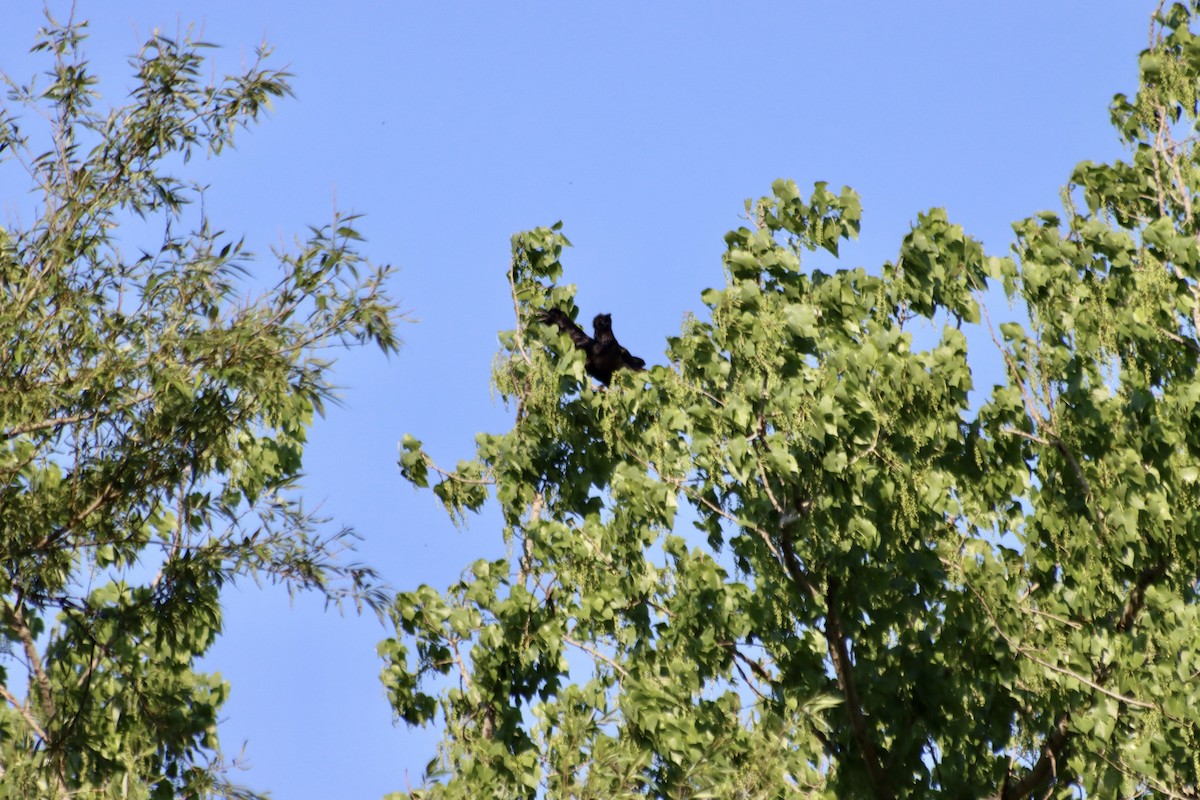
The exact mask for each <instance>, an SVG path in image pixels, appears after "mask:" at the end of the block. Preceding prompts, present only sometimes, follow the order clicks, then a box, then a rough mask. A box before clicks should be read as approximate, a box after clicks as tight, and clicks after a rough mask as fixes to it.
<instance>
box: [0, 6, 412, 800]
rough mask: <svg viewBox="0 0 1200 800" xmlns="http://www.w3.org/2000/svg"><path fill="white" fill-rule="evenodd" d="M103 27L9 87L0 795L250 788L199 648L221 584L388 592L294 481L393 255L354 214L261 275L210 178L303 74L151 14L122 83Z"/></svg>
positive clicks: (0, 451)
mask: <svg viewBox="0 0 1200 800" xmlns="http://www.w3.org/2000/svg"><path fill="white" fill-rule="evenodd" d="M84 34H85V27H84V24H82V23H77V22H74V21H68V22H65V23H61V24H60V23H57V22H54V21H53V20H50V22H49V24H48V25H47V27H46V28H45V30H44V31H43V32H42V34H41V37H40V39H39V40H38V44H37V46H36V47H35V50H36V51H38V52H39V53H41V54H42V55H43V56H44V57H45V58H46V59H47V60H48V62H49V65H50V66H49V72H48V77H47V78H44V79H43V80H42V81H41V82H40V83H38V82H22V81H19V80H17V79H15V78H12V77H8V78H7V82H8V88H9V93H8V100H7V101H5V103H4V105H3V107H2V110H0V158H3V159H4V162H3V163H0V169H3V170H4V173H3V174H4V176H5V181H6V185H9V186H13V185H15V182H16V180H17V178H18V176H20V177H24V178H25V179H26V180H27V184H26V186H27V189H28V191H29V193H30V194H29V195H27V197H28V198H32V202H30V203H29V204H28V206H29V207H28V208H26V207H25V206H24V205H20V204H21V203H22V202H23V201H22V200H21V199H20V196H19V195H17V196H13V197H12V198H10V200H11V201H13V202H17V203H18V205H20V208H21V212H20V213H16V214H13V215H12V216H13V217H14V218H16V219H18V220H19V219H20V217H21V216H23V215H24V214H31V215H32V216H31V218H30V219H29V221H28V222H27V223H26V224H21V223H20V222H19V221H18V222H13V221H11V220H10V221H9V222H8V223H6V227H5V228H3V229H0V341H3V343H4V345H3V347H2V348H0V564H2V569H0V698H2V700H0V797H11V798H30V797H39V798H41V797H45V798H68V797H71V798H75V797H89V798H90V797H96V798H101V797H113V798H116V797H120V798H172V797H189V798H199V797H211V796H217V795H223V796H243V795H247V794H248V792H245V791H243V790H241V789H239V788H237V787H236V786H235V785H233V784H232V783H231V782H230V780H229V777H228V775H227V774H226V770H225V767H226V766H228V763H229V762H228V760H227V758H226V757H225V756H223V755H222V753H221V750H220V748H219V744H218V741H217V736H216V719H217V713H218V709H219V708H220V706H221V703H222V701H223V700H224V698H225V696H226V694H227V691H228V686H227V685H226V683H225V682H224V681H222V680H221V679H220V677H219V676H217V675H211V674H203V673H200V672H197V671H196V669H195V665H196V659H197V657H198V656H200V655H201V654H203V653H204V652H205V651H206V650H207V649H208V648H209V647H210V645H211V644H212V643H213V641H214V639H215V637H216V636H217V635H218V634H219V632H220V629H221V605H220V592H221V588H222V586H224V585H226V584H228V583H230V582H232V581H235V580H238V579H254V580H258V581H262V580H265V581H273V582H281V583H284V584H286V585H287V586H288V587H289V588H291V589H293V590H314V591H317V592H319V593H322V594H324V595H325V597H327V598H328V599H329V600H330V601H333V602H337V601H341V600H343V599H344V600H348V601H353V602H356V603H360V604H361V603H364V602H365V603H368V604H373V605H375V606H377V607H378V606H379V605H380V604H381V603H382V602H383V601H384V598H383V595H382V593H381V592H380V590H379V589H378V586H377V583H376V581H375V578H374V574H373V573H372V572H371V571H370V570H369V569H366V568H364V567H361V566H356V565H353V564H350V563H344V562H342V561H340V560H338V559H339V554H340V553H341V552H342V551H344V550H345V548H346V547H347V545H348V544H350V543H351V542H352V539H351V538H350V537H351V532H349V531H340V532H339V531H326V529H325V526H324V525H323V524H321V521H320V520H317V519H315V518H314V517H313V516H312V515H311V514H309V513H308V512H306V511H305V510H304V509H303V507H302V506H301V504H300V499H299V497H298V495H297V494H296V492H295V487H294V482H295V480H296V478H297V476H298V474H299V470H300V467H301V456H302V453H303V448H304V442H305V430H306V428H307V426H308V425H309V423H310V422H311V421H312V418H313V414H314V412H319V411H320V410H321V408H322V403H323V402H325V401H326V400H327V399H328V398H329V395H330V391H331V386H330V383H329V378H330V376H329V366H330V362H329V360H328V357H327V356H325V355H323V354H324V353H325V352H326V351H327V350H328V349H329V348H330V347H331V346H342V345H353V344H357V343H362V342H374V343H375V344H376V345H378V346H379V347H381V348H382V349H383V350H385V351H390V350H392V349H394V348H395V346H396V344H397V340H396V338H395V333H394V323H395V321H396V318H395V314H394V308H393V304H392V302H391V301H390V300H389V299H388V297H387V295H386V294H385V293H384V289H383V282H384V280H385V278H386V277H387V272H388V271H387V270H386V269H382V268H375V267H371V266H369V265H368V264H366V263H365V262H363V261H362V260H361V258H360V256H359V255H358V254H357V253H356V252H355V250H354V243H355V240H357V239H358V238H359V236H358V234H357V233H356V232H355V230H354V227H353V224H352V223H353V220H352V219H337V220H335V221H334V222H333V224H332V225H330V226H329V227H326V228H322V229H313V230H312V231H311V234H310V235H309V236H308V238H307V239H306V240H304V241H301V242H298V243H297V245H296V247H295V248H294V249H293V250H290V251H288V252H280V253H279V254H278V260H279V267H278V269H277V270H276V272H277V274H276V275H275V277H273V278H269V279H268V280H267V282H266V283H265V284H264V286H265V287H266V288H264V289H263V290H261V293H260V294H257V295H252V294H250V291H251V290H250V288H249V287H242V286H241V285H240V284H239V274H240V273H242V272H244V271H245V269H246V266H247V265H248V264H249V263H250V260H251V258H252V256H251V254H250V253H248V252H247V251H246V250H245V249H244V246H243V244H242V242H241V241H239V239H238V238H236V236H231V235H228V234H225V233H223V232H221V231H219V230H215V229H214V228H213V227H212V226H210V224H209V222H208V219H207V217H206V215H205V213H204V211H203V205H202V203H200V202H199V201H200V200H201V199H202V197H203V193H202V190H201V189H200V188H199V187H198V186H197V185H196V184H195V182H194V181H195V178H194V177H189V176H192V175H195V174H196V173H195V170H194V167H195V166H196V165H197V164H198V163H200V162H202V161H203V160H204V159H205V158H207V157H212V156H216V155H218V154H220V153H222V152H223V151H224V150H225V149H226V148H228V147H230V145H231V144H232V142H233V137H234V134H235V132H236V131H237V130H238V129H241V128H245V127H246V126H248V125H249V124H251V123H253V122H254V121H255V120H257V119H258V117H259V116H260V115H261V114H262V112H263V111H264V110H265V109H266V108H267V107H268V104H269V103H270V101H271V100H272V99H273V98H278V97H281V96H284V95H287V94H288V93H289V88H288V75H287V74H286V73H284V72H281V71H279V70H276V69H272V68H270V67H269V66H267V65H266V63H265V62H263V61H261V60H260V61H259V62H258V63H255V64H252V65H250V66H249V67H247V68H246V69H245V70H244V71H241V72H238V73H235V74H232V75H229V76H228V77H226V78H224V79H222V80H219V81H217V82H215V83H208V82H207V81H206V80H203V79H202V76H204V75H206V74H208V73H209V72H210V71H211V70H212V67H211V66H210V65H209V64H208V63H207V62H206V61H205V53H206V52H207V47H208V46H207V45H205V44H203V43H202V42H199V41H188V40H173V39H170V38H167V37H165V36H162V35H154V36H152V37H151V38H150V39H149V40H148V41H147V42H146V44H145V47H144V48H143V49H142V51H141V52H140V53H139V54H138V55H137V56H136V57H135V58H134V59H133V60H132V61H131V67H132V72H133V77H132V84H131V87H132V88H131V91H130V94H129V96H128V100H127V101H125V102H123V103H121V104H117V105H102V104H101V98H100V97H99V95H98V94H97V91H96V90H97V76H96V75H94V74H93V72H92V71H91V69H90V67H89V64H88V62H87V60H86V55H85V53H84V49H83V44H84ZM260 55H264V56H265V53H263V54H260ZM189 159H191V164H190V166H189V164H188V162H189ZM267 274H269V273H267ZM254 291H258V290H254Z"/></svg>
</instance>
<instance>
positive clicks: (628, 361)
mask: <svg viewBox="0 0 1200 800" xmlns="http://www.w3.org/2000/svg"><path fill="white" fill-rule="evenodd" d="M621 360H622V361H623V362H625V366H626V367H627V368H628V369H631V370H633V371H634V372H641V371H642V370H643V369H645V368H646V359H644V358H638V357H637V356H635V355H633V354H632V353H630V352H629V351H628V350H626V349H625V348H624V347H622V348H621Z"/></svg>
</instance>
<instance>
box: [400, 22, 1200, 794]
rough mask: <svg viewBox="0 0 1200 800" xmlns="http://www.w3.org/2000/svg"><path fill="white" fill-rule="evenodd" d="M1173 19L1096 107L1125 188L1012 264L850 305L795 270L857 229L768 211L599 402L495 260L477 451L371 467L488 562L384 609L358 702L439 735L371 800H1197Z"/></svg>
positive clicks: (1024, 234) (973, 256)
mask: <svg viewBox="0 0 1200 800" xmlns="http://www.w3.org/2000/svg"><path fill="white" fill-rule="evenodd" d="M1198 5H1200V4H1197V3H1195V2H1192V3H1190V4H1189V5H1187V6H1183V5H1175V6H1173V7H1171V8H1170V9H1169V10H1167V11H1165V12H1160V13H1158V14H1157V15H1156V16H1155V18H1154V26H1153V39H1152V42H1151V45H1150V47H1149V49H1148V50H1146V51H1145V52H1144V53H1143V54H1142V55H1141V58H1140V61H1139V63H1140V72H1141V84H1140V88H1139V90H1138V92H1137V94H1136V95H1135V96H1134V97H1132V98H1127V97H1124V96H1118V97H1117V98H1116V100H1115V102H1114V104H1113V107H1112V108H1113V120H1114V122H1115V124H1116V127H1117V130H1118V132H1119V134H1120V135H1121V137H1122V139H1123V140H1124V141H1125V142H1126V143H1127V144H1128V145H1129V146H1130V149H1131V153H1132V155H1131V158H1130V160H1129V161H1127V162H1117V163H1114V164H1109V165H1098V164H1091V163H1084V164H1081V165H1079V167H1078V168H1077V169H1076V170H1075V172H1074V173H1073V175H1072V177H1071V182H1070V184H1069V185H1068V187H1067V189H1066V190H1065V191H1064V195H1063V196H1064V199H1065V207H1064V209H1063V211H1062V212H1060V213H1050V212H1043V213H1039V214H1036V215H1034V216H1032V217H1030V218H1028V219H1025V220H1022V221H1020V222H1018V223H1016V224H1015V225H1014V230H1015V233H1016V240H1015V243H1014V245H1013V252H1012V255H1011V257H994V256H987V255H986V254H985V253H984V250H983V248H982V246H981V245H980V244H979V243H978V242H977V241H976V240H974V239H972V238H971V237H970V236H969V235H967V234H966V233H964V231H963V230H962V229H961V228H960V227H959V226H956V225H954V224H952V223H951V222H950V221H949V220H948V219H947V216H946V214H945V213H944V212H943V211H941V210H938V209H935V210H932V211H929V212H928V213H925V214H921V215H920V216H919V217H918V219H917V221H916V223H915V224H914V225H913V227H912V230H911V232H910V233H909V234H908V235H907V236H906V237H905V238H904V240H903V242H902V243H901V245H900V249H899V255H898V257H897V259H896V260H895V262H894V263H885V264H883V265H882V267H881V268H880V269H879V270H878V272H877V274H876V273H868V272H866V271H864V270H862V269H839V270H837V271H835V272H832V273H827V272H823V271H820V270H815V269H809V268H807V267H806V266H805V260H806V259H807V258H808V257H809V254H810V253H812V252H814V251H818V250H822V249H823V250H826V251H828V252H829V253H830V254H832V255H833V256H836V255H837V252H838V245H839V242H840V241H841V240H843V239H846V238H851V237H854V236H855V235H856V234H857V232H858V229H859V212H860V207H859V199H858V197H857V196H856V195H855V194H854V193H853V192H852V191H850V190H849V189H843V190H841V191H840V192H839V193H836V194H835V193H834V192H832V191H830V189H829V188H828V187H827V186H826V185H825V184H823V183H818V184H816V186H815V187H814V188H813V190H812V192H811V194H809V196H808V197H804V196H802V194H801V193H800V192H799V191H798V190H797V187H796V185H795V184H794V183H792V182H790V181H778V182H776V183H775V184H774V185H773V187H772V193H771V195H770V196H767V197H764V198H762V199H760V200H758V201H756V202H753V203H751V202H748V203H747V206H746V208H747V212H748V220H749V223H748V225H747V226H746V227H743V228H739V229H738V230H735V231H733V232H731V233H729V234H728V235H727V236H726V237H725V241H726V244H727V249H726V252H725V255H724V259H723V266H724V273H725V282H724V286H723V287H722V288H720V289H709V290H707V291H706V292H704V294H703V296H702V300H703V302H704V305H705V308H706V313H705V314H704V315H703V316H702V317H698V318H695V319H692V320H690V321H688V322H687V323H686V324H685V325H684V327H683V330H682V331H681V332H680V333H679V335H677V336H675V337H673V338H671V339H670V340H669V341H668V355H669V357H670V360H671V366H670V367H655V368H653V369H652V370H650V371H649V372H648V373H638V374H634V373H629V372H621V373H618V374H617V375H616V376H614V380H613V386H612V387H611V388H610V389H608V390H606V391H601V390H597V389H596V388H594V387H593V386H591V385H590V382H589V381H588V380H587V379H586V378H585V376H584V374H583V360H582V357H581V356H580V355H579V354H578V353H576V352H574V351H573V350H572V348H571V346H570V343H569V342H568V341H567V340H566V337H565V336H563V335H560V334H559V333H558V332H557V331H556V330H555V329H553V328H550V327H547V326H545V325H541V324H538V323H537V322H536V319H537V314H538V313H539V312H540V311H541V310H542V309H546V308H571V307H572V300H573V288H572V287H570V286H559V285H557V281H558V279H559V277H560V276H561V272H562V264H561V262H560V257H561V255H562V253H563V252H564V248H565V247H566V246H567V244H568V242H567V240H566V239H565V238H564V237H563V235H562V233H561V231H560V230H559V229H558V228H557V226H556V227H555V228H551V229H546V228H539V229H537V230H534V231H531V232H529V233H525V234H521V235H518V236H516V237H515V238H514V240H513V258H512V264H511V275H510V277H511V282H512V286H513V292H514V302H515V307H516V311H517V320H516V321H517V325H516V328H515V329H514V330H512V331H509V332H507V333H506V334H504V335H503V336H502V343H503V348H504V349H503V353H502V357H501V359H500V360H499V361H498V364H497V368H496V370H495V375H494V381H495V385H496V387H497V388H498V390H499V391H500V393H501V394H502V396H503V397H504V398H505V399H506V400H507V401H508V402H510V403H511V404H512V406H513V407H514V410H515V415H516V421H515V425H514V427H513V429H512V430H511V431H509V432H508V433H505V434H502V435H488V434H481V435H480V436H478V437H477V452H476V454H475V456H474V458H473V459H471V460H469V461H465V462H463V463H460V464H459V465H458V467H457V468H456V469H454V470H452V471H442V470H440V469H438V468H437V467H436V466H435V465H434V464H433V463H432V462H431V461H430V460H429V458H428V457H427V456H426V455H425V454H424V453H423V451H422V450H421V446H420V442H419V441H418V440H416V439H414V438H412V437H407V438H406V439H405V440H404V442H403V443H402V450H401V459H400V463H401V467H402V470H403V471H404V474H405V475H406V477H407V478H408V479H409V480H410V481H412V482H414V483H415V484H417V485H418V486H426V485H428V484H429V483H430V481H431V479H432V480H433V483H434V486H433V490H434V491H435V492H436V493H437V495H438V496H439V497H440V498H441V499H442V501H443V502H444V503H445V505H446V507H447V509H448V510H449V511H450V512H451V513H452V514H454V515H455V516H456V517H458V516H461V515H464V514H466V513H469V512H473V511H475V510H477V509H478V508H480V507H481V505H483V504H484V503H485V502H488V501H489V499H490V498H493V497H494V498H495V501H496V502H497V503H498V504H499V506H500V508H501V509H502V510H503V513H504V531H503V534H504V536H505V539H506V541H508V542H509V543H510V545H511V557H509V558H506V559H500V560H497V561H490V562H489V561H479V562H476V563H474V564H472V565H470V567H469V568H468V569H467V570H466V571H465V573H464V575H463V577H462V579H461V580H460V581H459V582H458V583H456V584H454V585H452V586H450V587H448V588H446V589H445V590H444V591H438V590H436V589H434V588H432V587H428V586H422V587H420V588H418V589H416V590H414V591H410V592H405V593H402V594H400V595H399V596H398V597H397V599H396V603H395V606H394V609H393V612H392V614H393V618H394V621H395V624H396V627H397V635H396V636H395V637H393V638H391V639H388V640H386V641H385V642H384V643H383V644H382V645H381V653H382V654H383V655H384V657H385V660H386V667H385V670H384V673H383V680H384V682H385V685H386V686H387V688H388V690H389V692H390V697H391V701H392V703H393V705H394V707H395V709H396V712H397V715H398V716H399V717H400V718H401V719H403V720H405V721H406V722H408V723H410V724H431V723H433V722H435V721H436V722H437V723H439V724H441V725H443V726H444V731H445V734H444V739H443V744H442V747H441V749H440V752H439V754H438V756H437V758H435V760H434V761H433V762H431V764H430V771H429V775H428V780H427V782H426V784H425V786H424V787H423V788H419V789H416V790H413V791H411V792H410V794H409V795H408V796H411V797H429V798H459V797H477V796H495V797H534V796H545V797H556V798H557V797H562V798H567V797H570V798H619V797H634V796H651V797H680V798H683V797H722V798H728V797H742V798H752V797H782V796H789V797H790V796H814V797H816V796H838V797H875V798H893V797H901V796H925V795H933V794H937V795H941V796H947V797H995V798H1021V797H1033V796H1036V797H1049V796H1086V797H1118V796H1133V795H1147V796H1162V797H1196V796H1198V795H1200V757H1198V756H1197V754H1198V753H1200V695H1198V694H1197V692H1196V686H1197V685H1198V681H1200V656H1197V653H1196V642H1197V641H1200V604H1198V603H1197V592H1196V590H1197V578H1198V573H1197V567H1196V564H1198V563H1200V514H1198V513H1197V506H1198V505H1200V501H1198V499H1197V498H1200V491H1198V488H1197V480H1198V479H1200V376H1198V375H1197V356H1198V354H1200V249H1198V245H1197V242H1198V238H1197V237H1198V236H1200V220H1198V219H1197V213H1196V210H1195V209H1194V207H1193V205H1194V198H1195V197H1196V194H1197V192H1198V191H1200V171H1198V170H1197V169H1196V166H1195V165H1196V163H1197V155H1198V153H1197V149H1196V143H1197V139H1196V137H1195V135H1194V133H1193V131H1194V126H1195V124H1196V121H1197V119H1198V118H1200V115H1198V111H1200V109H1198V105H1197V103H1198V87H1200V47H1198V46H1197V45H1198V44H1200V39H1198V38H1197V37H1196V35H1195V34H1194V33H1193V32H1192V28H1193V27H1194V26H1195V24H1196V18H1195V15H1196V13H1197V6H1198ZM995 284H999V285H1001V286H1003V288H1004V290H1005V291H1006V292H1007V294H1008V296H1009V298H1010V300H1011V301H1012V302H1014V303H1016V304H1019V305H1020V306H1023V307H1024V310H1025V311H1026V313H1027V317H1026V318H1025V321H1023V322H1021V321H1004V322H1001V323H1000V324H993V322H992V321H991V319H990V314H989V313H987V309H986V307H985V306H982V305H981V298H982V297H983V296H984V292H985V291H986V290H987V288H988V287H989V286H991V285H995ZM981 312H983V313H981ZM971 327H975V328H976V329H977V330H980V331H982V332H983V333H984V337H985V338H984V340H985V341H986V336H987V334H988V333H991V337H992V341H994V342H995V347H996V348H997V351H998V352H999V353H1000V354H1001V356H1002V359H1003V364H1004V372H1003V375H1002V376H999V377H998V382H997V383H996V385H994V386H992V387H990V390H989V389H988V388H987V387H978V386H977V385H976V377H975V375H974V374H973V371H972V360H971V359H970V358H969V355H970V354H969V352H968V347H967V338H966V336H965V335H964V329H968V328H971ZM936 330H940V334H930V331H936ZM689 523H690V525H689ZM691 526H694V528H695V530H694V531H691V530H689V529H690V528H691Z"/></svg>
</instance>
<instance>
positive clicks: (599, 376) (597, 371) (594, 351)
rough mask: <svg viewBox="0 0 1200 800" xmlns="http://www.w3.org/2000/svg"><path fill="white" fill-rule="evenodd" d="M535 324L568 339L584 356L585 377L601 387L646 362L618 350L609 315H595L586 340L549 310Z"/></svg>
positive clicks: (571, 324)
mask: <svg viewBox="0 0 1200 800" xmlns="http://www.w3.org/2000/svg"><path fill="white" fill-rule="evenodd" d="M538 320H540V321H541V322H545V323H547V324H548V325H554V326H556V327H557V328H558V329H559V330H560V331H562V332H564V333H566V334H567V335H568V336H570V337H571V341H572V342H574V343H575V346H576V347H578V348H579V349H580V350H582V351H583V352H584V354H585V355H586V356H587V364H586V366H585V369H586V370H587V373H588V375H591V376H592V377H593V378H595V379H596V380H598V381H600V382H601V383H602V384H604V385H605V386H608V382H609V381H611V380H612V375H613V373H614V372H616V371H617V370H619V369H621V367H625V368H626V369H631V370H634V371H635V372H638V371H640V370H642V369H644V368H645V366H646V362H645V361H643V360H642V359H640V358H638V357H637V356H635V355H631V354H630V353H629V351H628V350H626V349H625V348H624V347H622V346H621V343H620V342H618V341H617V337H615V336H613V332H612V315H611V314H597V315H596V319H595V320H593V321H592V327H593V329H594V332H593V335H592V336H588V335H587V334H586V333H584V332H583V328H580V327H579V326H578V325H576V324H575V323H574V322H573V321H572V320H571V318H570V317H568V316H567V314H566V312H564V311H562V310H561V309H557V308H551V309H549V310H546V311H542V312H541V313H539V314H538Z"/></svg>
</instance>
